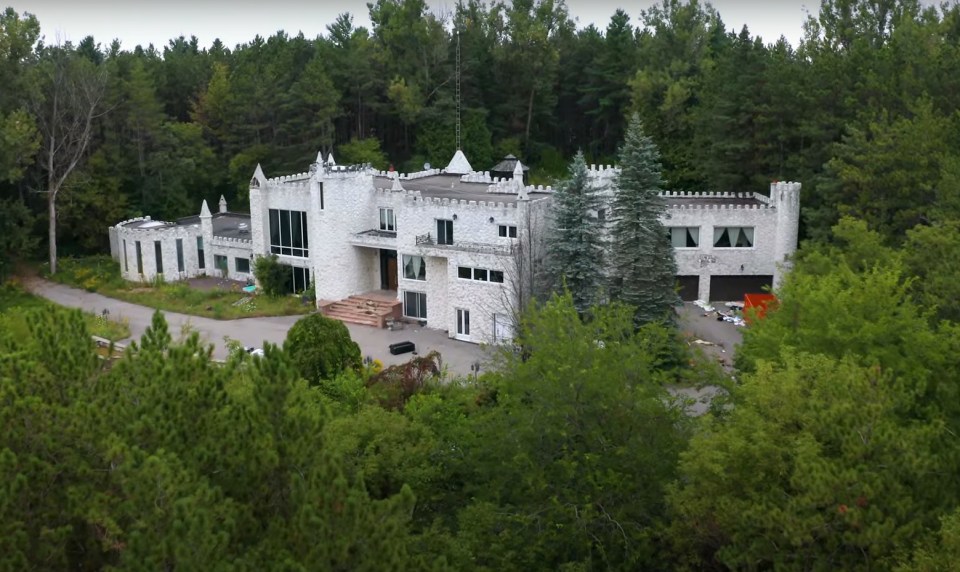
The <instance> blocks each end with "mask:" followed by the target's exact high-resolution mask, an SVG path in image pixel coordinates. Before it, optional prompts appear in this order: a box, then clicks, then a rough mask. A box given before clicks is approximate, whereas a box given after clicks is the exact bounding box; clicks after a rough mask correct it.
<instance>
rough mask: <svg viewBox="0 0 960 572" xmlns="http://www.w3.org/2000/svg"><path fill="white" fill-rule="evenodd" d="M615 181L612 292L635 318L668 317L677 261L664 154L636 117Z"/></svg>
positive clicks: (645, 320) (673, 297)
mask: <svg viewBox="0 0 960 572" xmlns="http://www.w3.org/2000/svg"><path fill="white" fill-rule="evenodd" d="M620 168H621V171H620V174H619V175H618V176H617V178H616V180H615V182H614V197H613V218H614V222H613V231H612V245H611V266H612V268H611V278H612V280H611V284H610V290H611V295H612V296H613V297H615V298H617V299H619V300H620V301H621V302H624V303H627V304H630V305H631V306H634V307H635V308H636V314H635V322H636V323H637V324H645V323H650V322H655V321H659V320H663V319H666V318H667V317H668V316H670V311H671V308H672V307H673V306H674V304H676V303H677V301H678V297H677V292H676V289H675V282H676V278H675V277H676V274H677V265H676V261H675V260H674V258H673V247H672V246H671V244H670V239H669V236H668V235H667V231H666V229H665V228H664V226H663V224H661V223H660V215H661V214H662V213H663V210H664V204H663V201H662V200H661V199H660V198H659V197H658V196H657V195H658V194H659V193H660V191H661V189H662V186H663V178H662V176H661V174H660V173H661V166H660V152H659V150H658V149H657V146H656V144H655V143H654V142H653V140H652V139H650V137H648V136H646V135H644V133H643V125H642V123H641V122H640V118H639V116H637V115H634V116H633V118H631V120H630V125H629V126H628V127H627V136H626V140H625V141H624V144H623V147H621V149H620Z"/></svg>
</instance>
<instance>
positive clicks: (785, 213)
mask: <svg viewBox="0 0 960 572" xmlns="http://www.w3.org/2000/svg"><path fill="white" fill-rule="evenodd" d="M800 187H801V185H800V183H794V182H775V183H771V184H770V202H771V204H772V205H774V207H775V208H776V209H777V235H776V242H775V245H774V261H775V262H776V265H777V266H776V269H775V270H774V272H773V287H774V288H775V289H776V288H779V287H780V284H781V282H782V280H783V276H784V274H785V273H786V272H788V271H789V270H790V266H791V262H790V257H791V256H792V255H793V253H794V252H796V251H797V235H798V234H799V232H800Z"/></svg>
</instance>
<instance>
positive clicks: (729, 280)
mask: <svg viewBox="0 0 960 572" xmlns="http://www.w3.org/2000/svg"><path fill="white" fill-rule="evenodd" d="M772 285H773V276H711V277H710V301H711V302H733V301H742V300H743V295H744V294H748V293H752V292H766V291H768V290H769V288H770V287H771V286H772Z"/></svg>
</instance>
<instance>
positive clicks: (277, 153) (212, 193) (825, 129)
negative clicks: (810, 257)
mask: <svg viewBox="0 0 960 572" xmlns="http://www.w3.org/2000/svg"><path fill="white" fill-rule="evenodd" d="M369 10H370V11H369V14H370V20H371V21H372V29H369V30H368V29H365V28H363V27H354V26H353V24H352V17H351V16H350V15H349V14H342V15H341V16H340V17H338V18H337V20H336V21H335V22H331V23H329V24H328V25H327V26H326V27H325V29H318V30H316V32H315V35H313V37H307V36H305V35H303V34H301V35H298V36H296V37H291V36H289V35H288V34H287V33H284V32H282V31H280V32H277V33H275V34H273V35H272V36H269V37H259V36H258V37H255V38H252V39H251V40H250V42H248V43H245V44H241V45H237V46H234V47H232V48H231V47H229V46H224V45H223V44H222V43H221V42H219V41H215V42H213V44H212V45H211V46H210V47H209V48H201V47H200V44H199V41H198V40H197V39H196V38H193V37H191V38H184V37H179V38H174V39H171V40H170V42H169V43H168V45H166V46H161V47H154V46H152V45H151V46H136V47H131V46H120V45H119V44H118V43H117V42H111V39H110V38H93V37H87V38H84V39H83V40H81V41H80V42H79V43H77V44H75V45H73V44H69V43H68V44H64V45H56V44H53V43H51V41H52V40H51V39H50V38H48V37H47V38H41V37H40V28H39V22H38V21H37V20H36V18H34V17H33V16H31V15H29V14H26V13H22V14H21V13H17V12H16V11H14V9H12V8H8V9H7V10H6V11H5V12H3V13H0V85H3V90H2V92H0V205H2V207H3V208H0V229H4V232H2V233H0V259H4V260H5V259H6V258H7V257H8V255H9V253H20V254H22V253H24V252H32V251H37V252H39V251H41V249H42V248H43V247H44V245H45V243H46V242H47V240H48V239H47V233H46V232H45V229H47V228H48V225H47V224H46V221H47V220H48V217H49V216H50V215H49V213H50V212H51V211H50V208H49V207H50V203H51V202H52V201H51V196H52V195H56V197H55V198H56V203H57V204H56V207H57V214H56V219H57V230H58V236H59V238H60V240H59V241H58V242H59V243H60V245H61V249H62V250H63V252H64V253H65V254H75V253H89V252H103V251H104V250H105V241H106V233H105V232H104V230H103V227H104V223H109V222H112V221H116V220H122V219H125V218H128V217H131V216H134V215H140V214H150V215H151V216H154V217H157V218H168V219H169V218H172V217H179V216H185V215H189V214H194V213H196V212H198V208H199V207H198V205H199V204H200V202H201V200H202V199H204V198H205V199H207V200H215V199H217V198H218V197H219V196H220V195H221V194H223V195H226V197H227V199H228V201H230V203H231V205H235V206H234V208H242V207H243V205H244V204H245V190H244V189H245V184H246V182H247V181H249V178H250V174H251V173H252V172H253V169H254V166H255V165H256V164H257V163H258V162H259V163H262V164H263V166H264V169H265V170H266V172H267V173H270V174H283V173H291V172H301V171H303V170H304V169H305V168H306V167H307V165H309V164H310V163H311V162H312V161H313V160H314V159H315V157H316V155H317V152H318V151H319V150H323V151H334V152H335V156H336V157H337V159H338V161H340V162H354V161H356V162H360V161H366V162H372V163H374V164H376V165H378V166H382V167H385V166H387V165H388V164H393V165H395V166H396V168H398V169H401V170H414V169H419V168H420V167H421V166H422V165H423V164H424V163H425V162H430V163H432V164H434V165H444V164H446V162H447V161H448V160H449V159H450V157H451V156H452V154H453V151H454V148H455V129H454V123H455V118H456V114H455V111H454V110H455V84H456V82H455V81H454V72H455V54H456V46H457V44H458V43H459V45H460V51H461V62H462V78H463V80H462V100H463V120H462V124H463V143H462V145H463V147H464V150H465V152H466V153H467V156H468V157H469V159H470V160H471V162H472V164H473V165H474V166H475V167H476V168H479V169H484V168H489V167H491V166H492V165H493V164H494V163H495V162H496V160H498V159H499V158H500V157H502V156H503V155H504V154H506V153H508V152H509V153H514V154H515V155H517V156H519V157H521V159H522V160H523V161H524V162H525V163H527V164H530V165H531V166H532V167H533V168H534V170H533V177H534V179H535V180H536V181H537V182H550V181H551V179H552V178H553V177H561V176H563V175H565V174H566V167H567V164H568V161H569V160H570V159H571V158H572V157H573V155H574V154H575V153H576V152H577V151H578V150H582V151H583V152H584V154H585V158H586V161H587V163H613V162H614V161H615V158H616V151H617V145H619V144H620V142H621V141H622V140H623V138H624V132H625V124H626V118H627V117H629V115H630V114H632V113H637V114H639V116H640V118H641V119H642V121H643V123H644V126H645V131H646V133H647V134H648V135H650V136H651V137H652V139H653V141H654V143H656V144H657V146H658V147H659V149H660V152H661V155H662V160H663V165H664V184H665V187H666V188H667V189H668V190H711V191H731V190H732V191H758V192H765V191H766V189H767V188H768V186H769V183H770V182H771V181H774V180H797V181H802V182H803V185H804V193H803V205H802V206H803V216H804V219H803V227H802V232H803V236H804V237H808V238H815V239H828V238H829V236H830V228H831V226H832V225H833V224H834V223H835V222H836V221H837V220H838V218H839V216H841V215H843V214H849V215H853V216H858V217H861V218H863V219H865V220H867V221H868V222H869V223H870V225H871V228H876V229H877V230H879V231H881V232H882V233H883V235H884V236H885V237H887V238H889V239H891V240H893V241H895V242H899V241H902V240H903V238H904V237H905V232H906V230H907V229H909V228H911V227H913V226H914V225H916V224H918V223H922V224H930V223H933V222H936V221H938V220H943V219H949V218H955V215H956V213H957V211H958V209H960V199H958V197H960V151H958V149H960V144H958V143H960V142H958V141H957V140H956V138H957V133H960V129H957V121H958V119H957V115H956V113H955V111H956V110H957V109H958V104H960V53H958V51H960V7H958V6H957V5H956V4H955V3H954V4H953V5H949V6H947V5H945V6H943V7H938V6H924V5H922V4H921V3H920V2H919V1H917V0H875V1H866V0H826V1H824V2H823V3H822V9H821V12H820V14H818V15H816V17H812V18H811V19H810V20H809V21H808V22H807V24H806V27H805V32H804V36H803V39H802V40H801V41H800V43H799V45H796V46H792V45H790V44H789V43H788V42H786V41H785V40H783V39H780V40H778V39H776V38H757V37H754V36H753V35H751V33H750V31H749V30H748V29H743V30H742V31H739V32H737V33H732V32H730V31H728V30H727V29H726V27H725V25H724V23H723V21H722V20H721V15H719V14H718V13H717V12H716V11H715V10H714V9H712V8H711V7H710V6H709V5H708V4H704V3H700V2H698V1H696V0H693V1H686V0H664V1H663V2H662V3H661V4H659V5H657V6H655V7H653V8H651V9H649V10H647V11H645V12H643V13H641V14H627V13H625V12H623V11H617V12H615V13H614V14H611V15H610V20H609V24H608V25H607V26H606V28H605V29H597V28H595V27H592V26H590V27H586V28H579V29H578V28H576V27H575V26H574V24H573V22H572V21H571V18H570V16H569V14H568V12H567V10H566V7H565V5H564V3H563V1H562V0H517V1H515V2H512V3H501V2H490V3H482V2H479V1H477V0H469V1H465V2H461V3H457V4H456V7H455V8H453V9H452V11H451V12H450V13H448V14H445V15H440V16H438V15H437V13H436V12H433V11H431V10H430V9H429V7H428V6H427V5H426V4H425V2H424V1H423V0H378V1H377V2H375V3H373V4H371V5H370V9H369ZM57 94H59V97H60V99H59V100H57V99H56V96H57ZM56 101H60V103H61V105H60V107H59V109H57V108H56V106H55V105H54V103H55V102H56ZM57 120H59V121H60V123H61V128H62V126H63V125H67V124H69V125H70V127H71V130H70V132H69V133H64V132H63V131H60V132H58V131H57V130H56V127H55V121H57ZM84 127H87V129H86V130H84V129H83V128H84ZM80 142H82V143H83V145H82V149H80V150H79V152H77V153H74V152H73V151H74V150H75V149H74V147H76V146H77V145H76V144H77V143H80ZM51 152H53V155H54V156H53V157H51ZM60 191H62V192H60ZM8 230H9V231H8Z"/></svg>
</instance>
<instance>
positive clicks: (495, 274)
mask: <svg viewBox="0 0 960 572" xmlns="http://www.w3.org/2000/svg"><path fill="white" fill-rule="evenodd" d="M490 281H491V282H497V283H499V284H503V271H502V270H491V271H490Z"/></svg>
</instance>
